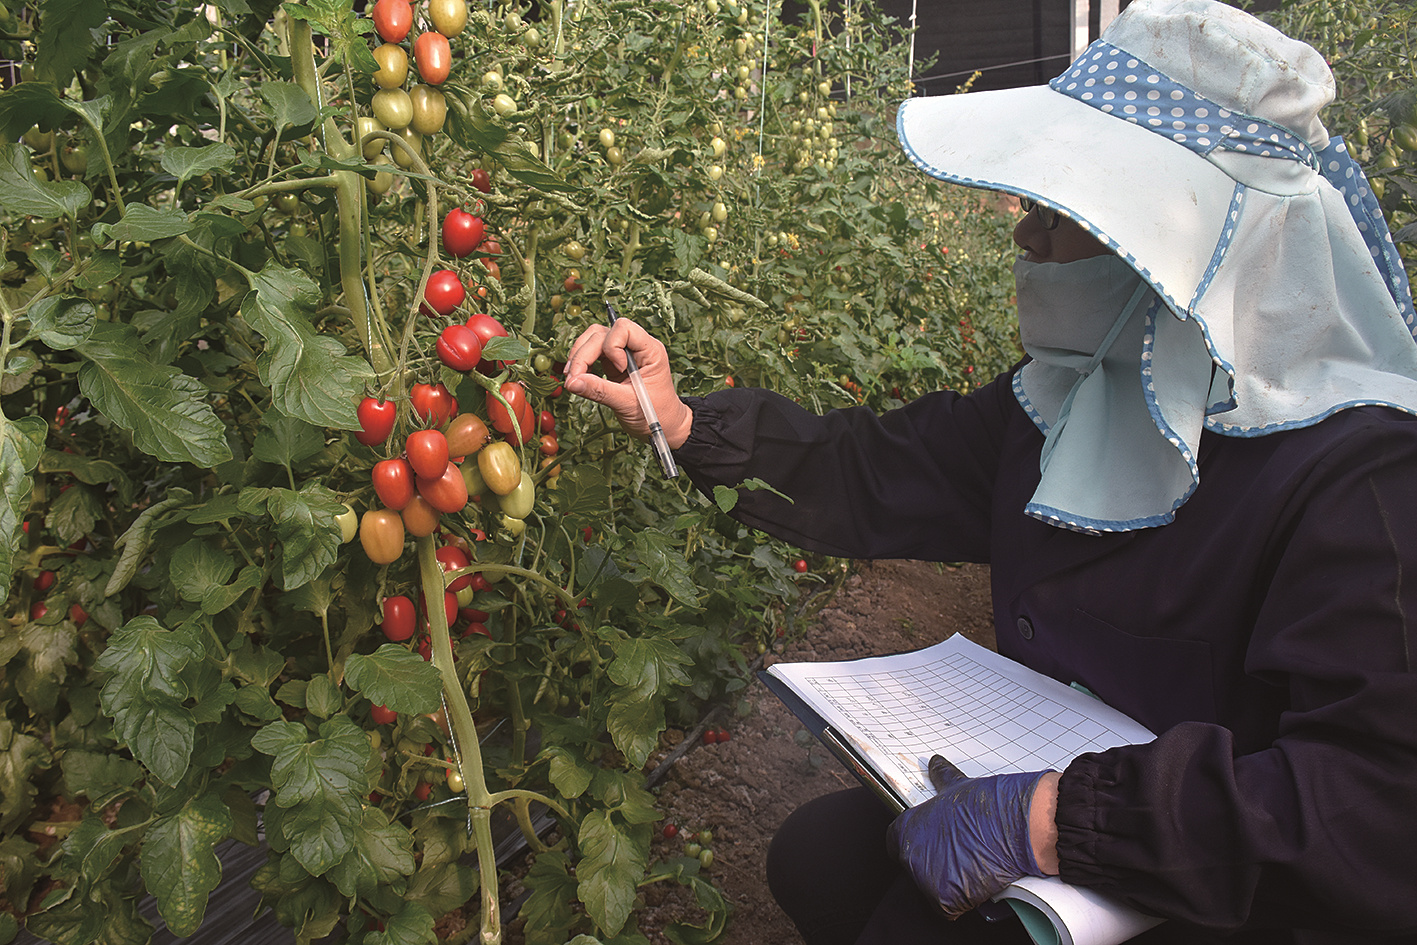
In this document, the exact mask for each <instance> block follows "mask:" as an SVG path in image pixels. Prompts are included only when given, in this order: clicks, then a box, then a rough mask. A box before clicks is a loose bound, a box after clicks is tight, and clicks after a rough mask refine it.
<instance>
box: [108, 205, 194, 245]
mask: <svg viewBox="0 0 1417 945" xmlns="http://www.w3.org/2000/svg"><path fill="white" fill-rule="evenodd" d="M190 229H192V222H191V221H190V220H188V219H187V214H185V213H183V212H182V211H181V210H178V209H175V208H174V209H170V210H158V209H155V208H153V207H149V206H148V205H147V204H145V203H130V204H128V206H127V208H126V209H125V210H124V212H123V219H121V220H119V221H118V222H117V223H115V224H114V225H113V226H112V227H111V228H110V229H109V231H108V238H109V239H111V240H120V241H122V240H141V241H143V242H148V243H151V242H153V241H155V240H161V239H167V238H169V237H173V236H181V235H182V234H183V233H186V232H187V231H188V230H190Z"/></svg>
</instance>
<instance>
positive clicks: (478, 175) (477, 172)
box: [472, 167, 492, 194]
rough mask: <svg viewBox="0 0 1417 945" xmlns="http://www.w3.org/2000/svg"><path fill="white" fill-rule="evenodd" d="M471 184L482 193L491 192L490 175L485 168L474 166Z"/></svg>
mask: <svg viewBox="0 0 1417 945" xmlns="http://www.w3.org/2000/svg"><path fill="white" fill-rule="evenodd" d="M472 186H474V187H476V188H477V189H478V190H480V191H482V192H483V193H484V194H490V193H492V175H491V174H489V173H487V170H486V169H485V168H481V167H479V168H475V169H474V170H473V172H472Z"/></svg>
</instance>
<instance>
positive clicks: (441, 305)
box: [419, 33, 467, 318]
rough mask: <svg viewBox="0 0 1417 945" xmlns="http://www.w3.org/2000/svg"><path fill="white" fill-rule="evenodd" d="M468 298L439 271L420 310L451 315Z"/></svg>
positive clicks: (451, 277)
mask: <svg viewBox="0 0 1417 945" xmlns="http://www.w3.org/2000/svg"><path fill="white" fill-rule="evenodd" d="M423 35H425V36H427V35H428V34H427V33H424V34H423ZM434 35H437V34H434ZM444 42H447V40H444ZM466 298H467V289H465V288H464V287H463V284H462V280H461V279H459V278H458V274H457V273H456V272H453V271H452V270H451V269H439V270H438V271H437V272H435V273H433V275H431V276H429V277H428V285H427V287H426V288H425V289H424V290H423V299H424V302H423V305H421V306H419V310H420V311H422V312H423V314H424V315H427V316H428V317H430V318H431V317H433V314H434V313H435V312H436V313H437V314H439V315H451V314H452V313H453V310H454V309H456V308H457V307H458V306H459V305H461V304H462V303H463V300H464V299H466Z"/></svg>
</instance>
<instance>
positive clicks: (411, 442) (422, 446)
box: [389, 430, 461, 508]
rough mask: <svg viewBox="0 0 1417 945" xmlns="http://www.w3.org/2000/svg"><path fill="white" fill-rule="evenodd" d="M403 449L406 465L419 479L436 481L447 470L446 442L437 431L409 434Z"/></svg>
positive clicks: (421, 431) (418, 431)
mask: <svg viewBox="0 0 1417 945" xmlns="http://www.w3.org/2000/svg"><path fill="white" fill-rule="evenodd" d="M404 449H405V450H406V451H407V453H408V464H409V465H410V466H412V467H413V471H414V472H415V473H417V474H418V478H420V479H437V478H438V477H439V476H441V475H443V471H444V470H446V469H447V468H448V440H447V438H446V437H444V436H443V434H441V433H439V432H438V431H437V430H417V431H415V432H413V433H410V434H409V435H408V439H407V440H405V441H404ZM459 478H461V477H459ZM389 507H390V508H393V506H389Z"/></svg>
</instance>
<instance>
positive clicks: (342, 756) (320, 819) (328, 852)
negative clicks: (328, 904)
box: [251, 715, 369, 876]
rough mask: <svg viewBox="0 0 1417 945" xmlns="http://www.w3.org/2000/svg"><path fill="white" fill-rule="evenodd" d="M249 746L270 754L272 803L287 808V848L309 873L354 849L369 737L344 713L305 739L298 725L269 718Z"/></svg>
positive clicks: (365, 789) (316, 872)
mask: <svg viewBox="0 0 1417 945" xmlns="http://www.w3.org/2000/svg"><path fill="white" fill-rule="evenodd" d="M251 746H252V747H253V748H255V749H256V750H257V751H259V752H262V753H263V754H267V755H271V756H273V758H274V762H273V763H272V765H271V783H272V785H273V786H274V787H275V789H276V797H275V802H276V805H277V806H279V807H282V808H286V809H288V810H290V814H289V816H288V817H287V818H286V819H285V820H284V821H283V824H282V830H283V832H284V835H285V838H286V839H287V840H288V841H289V842H290V850H291V853H292V854H294V856H295V858H296V860H298V861H299V863H300V865H301V866H303V867H304V868H305V869H306V870H307V871H309V873H310V874H311V875H312V876H321V875H323V874H324V873H325V872H327V871H328V870H330V869H331V868H332V867H334V865H335V864H336V863H338V862H339V861H340V860H342V859H343V858H344V857H345V855H346V854H348V853H349V851H350V850H352V849H353V848H354V834H355V831H356V829H357V828H358V826H359V825H360V823H361V822H362V821H363V809H364V805H363V798H364V795H366V794H367V793H368V792H369V778H368V775H367V773H366V772H365V763H366V762H367V761H368V758H369V738H368V736H367V735H365V733H364V732H362V731H360V730H359V729H358V728H356V727H355V725H354V723H353V722H351V721H350V720H349V717H348V716H344V715H337V716H335V717H334V718H332V719H330V720H329V721H328V722H325V723H323V724H322V725H321V726H320V731H319V737H317V738H316V739H315V740H314V741H308V740H307V739H306V731H305V727H304V726H303V725H298V724H296V723H294V722H273V723H272V724H270V725H267V726H266V727H265V728H263V729H261V730H260V731H259V732H257V733H256V735H255V737H254V738H252V739H251Z"/></svg>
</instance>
